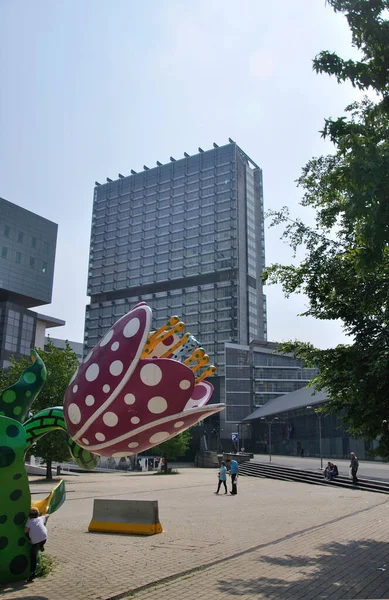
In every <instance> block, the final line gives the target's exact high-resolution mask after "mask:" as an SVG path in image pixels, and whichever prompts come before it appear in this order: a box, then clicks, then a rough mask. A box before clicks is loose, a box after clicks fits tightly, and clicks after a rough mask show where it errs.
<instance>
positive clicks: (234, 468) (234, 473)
mask: <svg viewBox="0 0 389 600" xmlns="http://www.w3.org/2000/svg"><path fill="white" fill-rule="evenodd" d="M227 465H229V467H230V475H231V492H230V494H231V496H236V494H237V493H238V490H237V487H236V480H237V478H238V472H239V465H238V462H237V461H236V460H234V459H233V460H230V459H228V460H227Z"/></svg>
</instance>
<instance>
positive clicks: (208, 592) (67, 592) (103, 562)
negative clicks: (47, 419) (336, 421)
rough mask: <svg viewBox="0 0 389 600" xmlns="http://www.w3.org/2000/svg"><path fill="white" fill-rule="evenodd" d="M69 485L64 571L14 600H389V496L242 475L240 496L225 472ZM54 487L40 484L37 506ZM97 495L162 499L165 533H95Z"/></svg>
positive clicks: (98, 478)
mask: <svg viewBox="0 0 389 600" xmlns="http://www.w3.org/2000/svg"><path fill="white" fill-rule="evenodd" d="M65 479H66V485H67V491H68V495H67V500H66V503H65V505H64V506H63V507H62V508H61V509H60V510H59V511H58V512H57V513H55V514H54V515H53V516H52V518H51V520H50V523H49V539H48V543H47V545H46V549H47V553H48V554H50V555H51V556H52V557H53V559H54V561H55V569H54V570H53V572H52V573H50V574H49V575H48V576H47V577H46V578H43V579H37V580H35V581H34V582H33V583H31V584H25V583H18V584H14V585H12V586H8V587H7V588H5V589H1V590H0V597H1V598H4V600H22V599H23V600H26V599H30V600H106V599H109V598H110V599H115V598H116V599H119V598H126V599H127V598H128V599H130V598H131V599H133V598H134V599H135V600H164V599H166V600H167V599H168V598H169V600H176V599H177V600H182V599H184V598H185V600H192V599H193V600H195V599H196V600H218V599H219V598H223V599H226V600H227V599H230V600H234V599H235V598H239V599H240V600H249V599H253V598H293V599H296V600H297V599H304V600H309V599H311V598H330V599H331V600H335V599H337V598H389V543H388V541H387V538H388V535H389V534H388V510H389V497H387V496H385V495H381V494H375V493H369V492H360V491H358V490H352V489H350V490H344V489H339V488H335V487H331V486H330V485H328V486H323V487H321V486H309V485H306V484H299V483H291V482H283V481H276V480H270V479H257V478H250V477H241V478H240V480H239V484H238V496H236V497H233V496H230V495H228V496H224V495H219V496H215V495H214V493H213V492H214V491H215V488H216V482H217V471H216V470H210V469H193V468H182V469H180V474H179V475H169V476H157V475H154V474H152V473H139V474H138V473H136V474H135V473H134V474H132V473H128V474H127V473H119V472H118V473H113V474H96V473H93V474H82V475H80V476H78V477H76V476H68V477H65ZM49 488H50V486H48V485H47V484H46V483H44V482H43V483H42V482H37V481H35V482H34V481H33V482H32V490H33V492H34V498H41V497H44V496H45V495H46V494H47V492H48V491H49ZM37 491H38V492H40V493H39V494H35V492H37ZM94 498H118V499H125V498H128V499H147V500H158V502H159V511H160V520H161V523H162V526H163V529H164V532H163V533H162V534H160V535H155V536H150V537H141V536H126V535H114V534H96V533H94V534H92V533H88V524H89V521H90V519H91V515H92V507H93V499H94Z"/></svg>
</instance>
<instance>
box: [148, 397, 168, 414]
mask: <svg viewBox="0 0 389 600" xmlns="http://www.w3.org/2000/svg"><path fill="white" fill-rule="evenodd" d="M147 408H148V409H149V411H150V412H151V413H152V414H154V415H160V414H161V413H163V412H165V410H166V409H167V402H166V400H165V398H162V396H154V398H151V400H149V401H148V403H147Z"/></svg>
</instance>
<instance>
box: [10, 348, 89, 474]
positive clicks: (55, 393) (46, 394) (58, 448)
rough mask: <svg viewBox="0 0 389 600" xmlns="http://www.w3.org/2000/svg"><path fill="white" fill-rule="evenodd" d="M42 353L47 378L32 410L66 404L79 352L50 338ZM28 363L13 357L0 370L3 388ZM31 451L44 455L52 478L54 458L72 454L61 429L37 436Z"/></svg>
mask: <svg viewBox="0 0 389 600" xmlns="http://www.w3.org/2000/svg"><path fill="white" fill-rule="evenodd" d="M39 356H40V357H41V358H42V360H43V362H44V363H45V365H46V369H47V379H46V382H45V385H44V386H43V388H42V390H41V392H40V394H39V396H38V397H37V398H36V400H35V402H34V403H33V405H32V407H31V408H32V414H36V413H38V412H39V411H41V410H42V409H44V408H49V407H52V406H62V405H63V399H64V395H65V390H66V388H67V386H68V384H69V381H70V379H71V378H72V375H73V373H74V372H75V370H76V369H77V366H78V362H77V356H76V354H75V353H74V352H73V351H72V349H71V348H70V346H69V344H68V343H66V347H65V349H64V350H61V349H59V348H56V347H55V346H54V345H53V343H52V342H51V341H50V340H49V343H48V344H47V346H46V350H41V349H39ZM29 364H30V361H29V359H28V358H23V357H21V358H19V359H15V358H13V359H12V364H11V366H10V367H8V368H7V369H6V370H3V371H2V372H0V389H3V388H5V387H7V386H9V385H11V384H12V383H13V382H15V381H16V380H17V379H18V378H19V377H20V375H21V373H22V371H23V369H25V368H26V367H28V366H29ZM31 453H32V454H35V455H36V456H40V457H41V458H43V460H44V461H45V463H46V465H47V473H46V477H47V478H48V479H51V463H52V461H59V462H60V461H64V460H67V459H68V458H69V457H70V454H69V448H68V445H67V436H66V434H65V433H63V432H60V431H54V432H52V433H49V434H48V435H46V436H44V437H42V438H41V439H40V440H38V442H37V443H36V444H35V445H34V446H33V449H32V452H31Z"/></svg>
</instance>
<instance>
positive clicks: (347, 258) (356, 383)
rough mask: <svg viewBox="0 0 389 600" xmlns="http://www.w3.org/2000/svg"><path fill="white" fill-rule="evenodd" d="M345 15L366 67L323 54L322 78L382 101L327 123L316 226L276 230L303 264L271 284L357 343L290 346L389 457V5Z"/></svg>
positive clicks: (308, 182) (316, 169) (347, 4)
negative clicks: (298, 297)
mask: <svg viewBox="0 0 389 600" xmlns="http://www.w3.org/2000/svg"><path fill="white" fill-rule="evenodd" d="M328 4H330V5H331V6H332V7H333V9H334V10H335V11H337V12H341V13H344V14H345V16H346V18H347V20H348V23H349V26H350V29H351V33H352V42H353V45H354V47H356V48H357V49H358V50H359V55H360V60H356V61H354V60H344V59H342V58H341V57H339V56H337V55H336V54H334V53H330V52H327V51H325V52H321V53H320V54H319V55H318V56H317V57H316V58H315V60H314V62H313V66H314V69H315V70H316V71H317V72H320V73H327V74H330V75H334V76H335V77H336V78H337V80H338V82H343V81H349V82H351V83H352V84H353V85H354V86H355V87H357V88H359V89H361V90H370V91H373V92H375V93H376V100H375V101H374V102H373V101H372V100H370V99H368V98H364V99H363V100H361V101H360V102H357V103H354V104H352V105H351V106H348V107H347V108H346V109H345V115H343V116H341V117H340V118H338V119H336V120H333V119H326V120H325V124H324V128H323V131H322V132H321V134H322V136H323V138H325V139H328V140H330V141H331V142H332V143H333V144H334V147H335V150H334V153H333V154H331V155H329V156H321V157H319V158H313V159H312V160H310V161H309V162H308V164H307V165H306V166H305V168H304V169H303V171H302V174H301V176H300V178H299V179H298V185H299V186H300V187H301V188H302V189H303V190H304V195H303V200H302V205H303V206H306V207H310V208H313V209H314V210H315V225H314V226H313V227H308V226H307V225H305V224H304V223H303V222H302V221H301V220H296V221H293V220H291V219H290V217H289V213H288V211H287V209H283V210H282V211H280V212H278V213H275V212H273V213H271V215H272V216H273V222H272V225H277V224H280V223H284V224H286V229H285V232H284V235H283V237H284V238H285V239H287V240H288V241H289V243H290V245H291V247H292V248H293V250H294V252H295V253H296V251H297V249H299V248H304V249H305V257H304V259H303V260H302V262H301V263H300V264H299V265H297V266H293V265H280V264H275V265H272V266H271V267H269V268H268V269H267V271H266V273H265V274H264V280H268V281H269V282H270V283H281V285H282V287H283V290H284V293H285V294H286V296H288V295H290V294H292V293H296V292H297V293H304V294H306V296H307V297H308V300H309V305H308V308H307V310H306V312H304V313H303V314H304V315H309V316H313V317H315V318H317V319H323V320H332V319H340V320H341V321H342V322H343V326H344V331H345V333H346V334H347V335H348V336H349V337H350V344H349V345H339V346H337V347H336V348H332V349H328V350H319V349H316V348H314V347H313V346H312V345H311V344H306V343H301V342H298V341H296V342H289V343H288V344H285V345H284V347H283V349H284V351H287V352H293V353H294V354H295V355H296V356H297V357H298V358H301V359H303V360H304V361H305V363H306V364H307V365H309V366H317V367H319V369H320V374H319V376H318V377H317V378H316V380H315V383H316V386H317V388H319V389H326V391H327V393H328V395H329V404H328V405H327V409H326V410H328V411H333V412H334V411H339V410H341V409H346V411H345V417H344V419H345V424H346V425H347V426H348V428H349V432H350V433H351V434H352V435H354V436H366V437H367V438H368V439H370V440H373V439H375V438H377V436H380V443H379V448H378V450H377V452H376V454H379V455H381V456H382V457H384V458H386V459H389V435H388V432H387V431H386V430H385V431H383V430H382V422H383V420H385V419H387V418H388V416H389V330H388V326H389V294H388V291H389V285H388V284H389V201H388V200H389V198H388V196H389V70H388V65H389V21H388V20H387V18H386V13H385V12H384V11H385V10H387V9H388V8H389V0H328Z"/></svg>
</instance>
